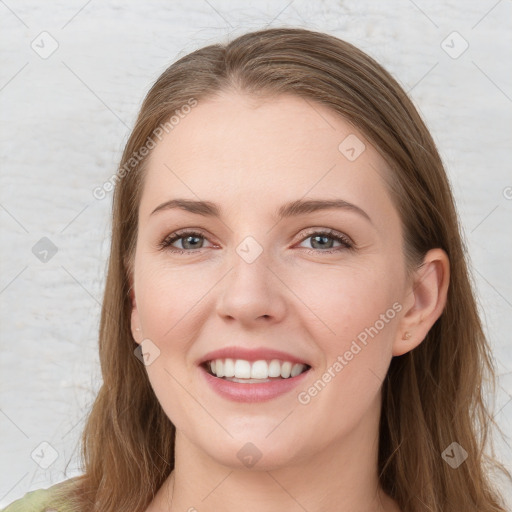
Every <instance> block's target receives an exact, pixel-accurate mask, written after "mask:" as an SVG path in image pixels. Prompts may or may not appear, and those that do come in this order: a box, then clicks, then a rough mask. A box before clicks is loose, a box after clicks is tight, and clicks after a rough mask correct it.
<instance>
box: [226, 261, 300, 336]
mask: <svg viewBox="0 0 512 512" xmlns="http://www.w3.org/2000/svg"><path fill="white" fill-rule="evenodd" d="M232 261H233V264H232V266H231V270H230V271H229V272H228V274H227V276H226V277H225V278H224V279H223V283H222V285H221V287H220V293H219V296H218V302H217V314H218V315H220V316H221V317H223V318H224V319H226V320H229V321H231V322H233V321H235V320H237V321H238V322H240V323H242V324H244V325H245V326H246V327H250V326H251V325H254V326H256V325H261V322H263V321H266V322H267V323H269V322H272V323H276V322H279V321H281V320H282V319H283V318H285V316H286V311H287V301H286V294H287V288H286V286H285V285H284V284H283V281H285V279H284V276H282V275H279V274H280V271H279V268H280V267H279V268H278V266H277V265H275V264H274V265H273V264H272V262H270V261H269V259H268V258H267V256H266V254H265V251H263V252H262V253H261V254H260V255H259V256H258V257H257V258H256V259H255V260H254V261H252V263H248V261H246V260H244V259H243V257H241V256H239V255H238V254H237V253H236V252H235V253H234V257H233V260H232ZM249 261H250V260H249ZM281 273H282V272H281ZM288 293H290V292H289V291H288Z"/></svg>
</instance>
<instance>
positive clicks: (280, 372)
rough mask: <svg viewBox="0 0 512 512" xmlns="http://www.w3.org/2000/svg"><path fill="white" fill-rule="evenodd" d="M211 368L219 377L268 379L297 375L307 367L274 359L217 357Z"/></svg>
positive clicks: (211, 363)
mask: <svg viewBox="0 0 512 512" xmlns="http://www.w3.org/2000/svg"><path fill="white" fill-rule="evenodd" d="M209 364H210V369H211V371H212V373H213V374H214V375H216V376H217V377H228V378H230V377H236V378H237V379H268V378H269V377H283V378H284V379H287V378H288V377H290V376H291V377H296V376H297V375H299V374H301V373H302V372H303V371H304V369H305V368H306V365H305V364H294V363H291V362H289V361H280V360H278V359H272V360H271V361H264V360H260V361H253V362H251V361H246V360H245V359H229V358H228V359H215V360H213V361H210V362H209Z"/></svg>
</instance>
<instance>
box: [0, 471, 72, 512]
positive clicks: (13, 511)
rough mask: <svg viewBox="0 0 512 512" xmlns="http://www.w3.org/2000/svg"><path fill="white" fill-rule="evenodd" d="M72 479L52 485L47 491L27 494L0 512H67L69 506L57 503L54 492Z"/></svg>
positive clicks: (38, 490) (40, 490)
mask: <svg viewBox="0 0 512 512" xmlns="http://www.w3.org/2000/svg"><path fill="white" fill-rule="evenodd" d="M72 480H73V478H70V479H69V480H64V481H63V482H59V483H58V484H55V485H52V486H51V487H49V488H48V489H37V490H35V491H30V492H27V493H26V494H25V495H24V496H23V497H22V498H20V499H18V500H16V501H13V502H12V503H11V504H10V505H7V507H6V508H4V509H2V510H0V512H68V511H69V510H70V509H69V504H66V502H64V503H63V502H62V501H61V502H59V501H58V500H57V496H56V495H55V491H59V490H60V489H61V488H62V487H63V486H64V485H66V484H68V483H70V482H71V481H72Z"/></svg>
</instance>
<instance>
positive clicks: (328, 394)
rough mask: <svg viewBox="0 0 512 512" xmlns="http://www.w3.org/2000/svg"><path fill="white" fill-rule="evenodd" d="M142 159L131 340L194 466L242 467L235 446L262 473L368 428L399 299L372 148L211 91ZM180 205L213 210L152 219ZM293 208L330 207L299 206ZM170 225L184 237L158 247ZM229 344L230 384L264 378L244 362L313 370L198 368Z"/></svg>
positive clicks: (324, 119)
mask: <svg viewBox="0 0 512 512" xmlns="http://www.w3.org/2000/svg"><path fill="white" fill-rule="evenodd" d="M164 133H165V132H164ZM147 164H148V166H147V175H146V177H145V183H144V189H143V193H142V198H141V203H140V209H139V231H138V239H137V247H136V253H135V260H134V274H133V290H134V307H133V313H132V332H133V334H134V337H135V339H136V340H137V341H138V342H141V341H142V340H146V341H144V342H143V343H142V352H143V353H146V358H145V360H146V370H147V373H148V376H149V379H150V381H151V385H152V386H153V389H154V391H155V393H156V396H157V397H158V400H159V401H160V403H161V404H162V407H163V409H164V410H165V412H166V414H167V415H168V417H169V418H170V419H171V421H172V422H173V424H174V425H175V426H176V428H177V429H178V431H180V432H181V433H182V434H183V435H184V436H186V438H187V439H188V442H189V443H190V445H193V446H194V449H196V450H197V451H198V452H200V453H202V454H203V456H204V457H205V458H206V459H209V460H213V461H217V462H220V463H222V464H225V465H228V466H239V467H241V466H243V465H244V464H245V465H246V466H248V464H249V463H248V460H249V459H247V458H246V457H245V456H247V455H249V456H252V457H253V460H256V459H258V458H260V457H261V459H260V460H259V461H258V462H257V463H258V467H268V468H270V467H277V466H285V465H287V464H293V463H295V462H299V461H300V460H303V459H305V458H307V457H309V456H313V454H317V453H319V452H322V451H324V452H325V451H326V450H331V449H332V447H334V446H339V445H340V443H343V442H344V441H348V440H349V439H351V440H352V442H354V449H355V447H356V446H357V442H356V441H355V439H356V438H357V436H356V434H355V433H356V432H361V429H360V427H361V425H368V426H369V427H368V432H375V433H376V429H377V426H378V416H379V412H380V387H381V383H382V380H383V379H384V377H385V375H386V372H387V369H388V366H389V363H390V360H391V357H392V356H393V355H394V354H395V353H396V352H397V344H398V343H399V341H398V340H400V339H401V334H402V333H401V332H399V322H400V318H401V316H402V315H403V312H404V311H406V309H407V305H410V299H411V297H410V293H408V290H410V288H408V286H407V282H406V274H405V262H404V257H403V252H402V233H401V223H400V220H399V217H398V213H397V211H396V210H395V208H394V206H393V204H392V202H391V199H390V196H389V194H388V191H387V189H386V186H385V183H384V176H385V175H386V174H387V173H388V172H389V170H388V168H387V167H386V164H385V162H384V160H383V159H382V158H381V157H380V156H379V154H378V153H377V151H376V150H375V149H374V148H373V147H372V146H371V145H370V143H369V142H368V141H367V140H366V139H365V138H364V137H363V136H362V135H361V133H360V132H358V131H357V130H355V129H354V128H353V127H351V126H350V125H349V124H348V123H347V122H345V121H344V120H343V119H342V118H340V117H339V116H337V115H336V114H335V113H333V112H332V111H330V110H329V109H328V108H326V107H325V106H322V105H320V104H316V103H314V102H312V101H310V100H308V101H306V100H304V99H301V98H299V97H295V96H292V95H283V96H280V97H278V98H272V99H268V100H265V101H264V102H257V101H256V100H255V99H254V98H251V97H248V96H246V95H242V94H239V93H223V94H222V95H221V96H219V97H217V98H215V99H208V100H201V101H199V102H198V104H197V106H195V107H194V108H192V109H191V111H190V112H189V113H188V114H187V115H183V116H180V119H179V122H178V123H177V124H175V126H174V128H173V129H172V130H171V131H170V132H169V133H168V134H165V136H164V137H163V138H162V140H161V141H160V142H158V144H157V145H156V147H155V148H154V149H153V150H152V153H151V155H150V157H149V160H148V161H147ZM177 199H180V200H184V201H187V202H190V204H191V205H192V204H194V203H196V202H198V201H206V202H208V203H209V204H214V205H215V208H214V209H215V211H216V212H218V214H219V216H216V215H212V214H210V213H211V212H210V210H207V209H206V208H205V207H204V206H200V205H199V206H195V207H193V208H191V209H192V210H194V211H188V210H187V209H184V208H180V207H173V208H171V207H167V208H166V207H162V208H160V209H158V211H156V212H155V209H157V207H159V206H160V205H162V204H165V203H167V202H168V201H171V200H177ZM303 201H339V204H338V206H337V207H330V208H321V209H320V208H314V206H315V204H313V207H311V208H306V207H304V208H302V207H298V206H297V204H298V202H303ZM294 203H297V204H296V205H295V206H296V207H295V208H290V207H289V205H291V204H294ZM318 204H319V203H317V206H318ZM351 205H352V206H351ZM283 209H284V213H285V215H283V216H282V217H280V216H279V212H280V210H281V211H283ZM206 213H208V214H206ZM188 230H190V231H192V232H193V233H195V234H190V233H188V234H187V233H186V231H188ZM176 231H180V235H181V237H182V238H176V239H175V240H174V241H172V240H171V241H170V235H173V233H175V232H176ZM166 239H167V241H168V242H169V241H170V244H168V245H167V246H163V245H162V244H163V242H165V240H166ZM161 245H162V247H161ZM137 328H140V330H139V331H136V329H137ZM226 347H236V348H235V350H236V349H239V350H240V351H239V352H238V353H237V352H234V353H233V354H231V355H232V356H233V357H232V359H234V360H236V359H240V360H241V362H240V361H233V365H234V366H235V368H236V369H237V372H242V373H238V375H241V376H242V377H240V378H246V376H248V375H249V374H244V373H243V372H244V371H246V370H247V369H251V368H252V370H253V371H255V370H254V367H257V370H256V371H259V370H260V369H262V371H263V372H265V371H266V369H267V366H266V365H264V364H262V363H257V364H256V365H253V366H251V363H252V362H253V360H266V361H268V362H270V363H271V364H270V366H271V368H273V370H272V371H277V372H280V371H281V370H283V372H286V367H287V366H288V369H289V367H290V365H287V364H284V365H279V366H276V364H278V363H275V362H274V363H272V360H274V359H275V360H277V361H284V360H287V359H289V360H290V362H291V363H294V364H296V363H297V362H299V363H306V364H307V365H308V366H307V367H306V368H308V367H310V369H309V370H308V371H306V372H305V373H303V374H301V375H299V376H297V377H294V378H290V379H288V380H286V379H282V378H279V379H277V378H276V379H271V381H270V382H267V383H266V384H262V383H241V382H238V383H237V382H229V381H227V380H226V379H224V378H219V377H213V376H211V375H209V374H208V373H207V370H206V369H205V368H204V367H203V365H202V364H200V363H203V362H204V360H205V359H211V357H209V356H208V354H209V353H210V352H212V351H217V350H220V349H224V348H226ZM243 349H246V350H248V351H253V350H254V349H259V350H260V351H261V352H260V353H259V354H258V353H255V352H253V353H250V352H246V353H243V352H241V350H243ZM271 350H274V351H281V352H284V353H286V354H272V353H271V352H270V351H271ZM228 355H229V354H228ZM236 356H239V357H236ZM225 357H226V355H225V354H224V355H222V354H221V355H220V357H218V359H222V360H224V359H225ZM219 366H220V365H219V364H218V363H217V369H218V368H219ZM226 366H228V368H230V367H231V366H230V363H229V362H228V363H227V364H226V363H224V365H223V367H224V368H225V367H226ZM276 368H277V370H276ZM298 368H299V370H300V367H298ZM297 371H298V370H297ZM264 374H265V373H262V374H261V375H264ZM253 375H259V374H257V373H255V374H253ZM212 383H213V384H212ZM215 384H222V385H223V387H222V389H223V390H224V394H223V393H222V391H219V389H218V386H216V385H215ZM262 389H263V391H261V390H262ZM258 390H259V391H258ZM226 393H227V394H226ZM230 393H231V395H230ZM365 442H368V439H366V440H365ZM248 443H252V444H248ZM244 457H245V458H244Z"/></svg>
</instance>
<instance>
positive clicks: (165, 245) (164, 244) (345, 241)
mask: <svg viewBox="0 0 512 512" xmlns="http://www.w3.org/2000/svg"><path fill="white" fill-rule="evenodd" d="M188 236H195V237H198V238H204V239H206V237H205V236H204V235H203V234H202V233H200V232H198V231H193V230H185V231H176V232H175V233H171V234H170V235H168V236H167V237H165V238H164V239H163V240H162V241H161V242H160V243H159V244H158V249H159V250H160V251H164V250H168V251H170V252H173V253H176V254H184V253H188V254H190V253H192V254H195V253H197V252H198V251H200V250H201V249H203V248H202V247H201V248H200V249H192V250H185V249H176V248H175V247H173V248H171V245H172V244H173V243H174V242H176V240H180V239H181V238H186V237H188ZM313 236H325V237H328V238H332V239H333V240H335V241H337V242H340V243H341V244H342V246H341V247H336V248H334V249H329V250H325V251H324V250H321V249H307V248H305V247H303V248H302V249H306V251H307V252H308V253H309V254H312V253H314V254H318V253H323V254H333V253H336V252H340V251H341V250H346V249H348V250H354V248H355V247H354V244H353V243H352V241H351V240H350V239H349V238H348V237H346V236H344V235H342V234H341V233H338V232H336V231H334V230H331V229H327V230H324V231H312V232H310V233H307V236H305V237H304V238H303V239H302V240H300V241H301V242H303V241H304V240H307V239H308V238H311V237H313Z"/></svg>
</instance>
